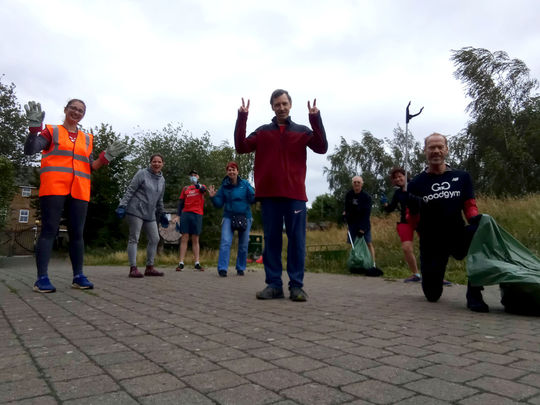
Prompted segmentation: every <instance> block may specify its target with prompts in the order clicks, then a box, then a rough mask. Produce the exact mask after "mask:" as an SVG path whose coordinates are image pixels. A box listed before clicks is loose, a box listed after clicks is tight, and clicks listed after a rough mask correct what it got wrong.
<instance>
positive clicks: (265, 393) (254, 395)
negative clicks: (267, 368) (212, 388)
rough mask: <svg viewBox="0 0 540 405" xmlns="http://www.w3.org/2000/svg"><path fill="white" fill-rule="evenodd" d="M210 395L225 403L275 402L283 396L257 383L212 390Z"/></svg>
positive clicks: (252, 404)
mask: <svg viewBox="0 0 540 405" xmlns="http://www.w3.org/2000/svg"><path fill="white" fill-rule="evenodd" d="M209 397H210V398H213V399H215V400H216V401H217V402H218V403H219V404H224V405H264V404H269V403H274V402H275V401H276V400H278V399H280V398H281V397H280V396H279V395H277V394H276V393H274V392H272V391H269V390H267V389H266V388H264V387H261V386H260V385H256V384H243V385H239V386H237V387H233V388H227V389H224V390H221V391H217V392H212V393H210V394H209Z"/></svg>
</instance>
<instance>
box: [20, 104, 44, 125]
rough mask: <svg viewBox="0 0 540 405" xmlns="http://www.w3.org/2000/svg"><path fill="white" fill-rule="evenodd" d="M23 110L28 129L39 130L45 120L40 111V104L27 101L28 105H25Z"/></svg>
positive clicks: (42, 112)
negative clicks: (37, 128)
mask: <svg viewBox="0 0 540 405" xmlns="http://www.w3.org/2000/svg"><path fill="white" fill-rule="evenodd" d="M24 110H25V111H26V118H27V119H28V126H29V127H30V128H36V127H39V128H41V127H42V124H43V119H44V118H45V111H41V104H40V103H36V102H35V101H29V102H28V104H25V106H24Z"/></svg>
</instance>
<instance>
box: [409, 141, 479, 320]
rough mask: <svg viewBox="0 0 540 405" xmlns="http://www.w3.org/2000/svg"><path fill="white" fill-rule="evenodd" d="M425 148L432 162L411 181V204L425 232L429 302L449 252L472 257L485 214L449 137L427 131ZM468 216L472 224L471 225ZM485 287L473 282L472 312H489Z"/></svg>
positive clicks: (423, 263) (439, 286) (439, 288)
mask: <svg viewBox="0 0 540 405" xmlns="http://www.w3.org/2000/svg"><path fill="white" fill-rule="evenodd" d="M424 153H425V155H426V159H427V163H428V166H427V168H426V169H425V170H424V171H423V172H421V173H420V174H419V175H417V176H416V177H415V178H414V179H412V180H411V182H410V183H409V185H408V187H407V192H408V196H407V206H408V207H409V209H410V221H411V224H413V226H414V227H415V228H417V230H418V234H419V235H420V270H421V271H422V290H423V292H424V296H425V297H426V299H427V300H428V301H429V302H437V301H438V300H439V298H440V297H441V295H442V292H443V280H444V273H445V272H446V265H447V264H448V259H449V257H450V256H453V257H454V258H455V259H457V260H462V259H463V258H465V257H466V255H467V252H468V250H469V246H470V243H471V240H472V237H473V235H474V232H475V231H476V229H477V228H478V222H479V221H480V218H481V216H482V215H481V214H479V213H478V207H477V206H476V199H475V196H474V188H473V184H472V179H471V176H470V175H469V173H467V172H465V171H463V170H456V169H453V168H451V167H450V166H448V165H447V164H446V161H445V159H446V156H447V155H448V141H447V140H446V137H445V136H444V135H441V134H439V133H433V134H431V135H429V136H427V137H426V138H425V141H424ZM463 216H465V218H466V219H467V222H468V223H469V225H465V222H464V221H463ZM416 224H417V226H416ZM482 290H483V288H482V287H481V286H472V285H470V284H469V285H468V286H467V294H466V298H467V307H468V308H469V309H470V310H471V311H474V312H489V307H488V306H487V304H486V303H485V302H484V300H483V297H482Z"/></svg>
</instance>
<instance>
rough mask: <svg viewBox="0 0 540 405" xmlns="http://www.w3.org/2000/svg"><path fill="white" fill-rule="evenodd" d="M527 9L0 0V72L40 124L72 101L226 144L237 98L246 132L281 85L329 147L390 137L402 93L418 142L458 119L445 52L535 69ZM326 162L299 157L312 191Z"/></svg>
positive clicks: (537, 56)
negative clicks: (39, 113) (39, 112)
mask: <svg viewBox="0 0 540 405" xmlns="http://www.w3.org/2000/svg"><path fill="white" fill-rule="evenodd" d="M539 11H540V2H538V1H537V0H513V1H507V0H505V1H500V0H490V1H484V0H478V1H476V0H474V1H471V0H467V1H464V0H453V1H430V2H428V1H405V0H404V1H397V0H396V1H385V0H377V1H375V0H373V1H354V0H348V1H347V0H332V1H329V0H311V1H304V0H299V1H294V0H289V1H281V0H277V1H276V0H275V1H257V0H226V1H224V0H193V1H192V0H177V1H172V0H171V1H165V0H148V1H133V0H132V1H120V0H106V1H105V0H92V1H88V0H86V1H79V0H70V1H65V0H39V1H38V0H0V33H1V36H0V38H2V40H1V41H0V50H1V53H0V74H4V75H5V76H4V78H3V82H4V83H6V82H7V83H9V82H13V83H15V85H16V86H17V87H16V92H17V97H18V100H19V101H20V102H21V104H23V103H26V102H27V101H28V100H37V101H39V102H41V105H42V107H43V109H44V110H45V111H46V113H47V115H46V119H45V121H46V122H47V123H60V122H61V121H62V119H63V106H64V105H65V103H66V101H67V100H68V99H70V98H80V99H83V100H84V101H85V102H86V104H87V113H86V116H85V118H84V120H83V121H82V124H83V125H84V126H85V127H87V128H89V127H94V126H97V125H99V124H100V123H108V124H110V125H112V127H113V129H114V130H115V131H116V132H119V133H121V134H127V135H131V134H133V133H135V132H139V131H140V130H141V129H142V130H159V129H161V128H163V127H164V126H165V125H166V124H167V123H180V124H182V125H183V126H184V128H185V129H186V130H188V131H190V132H192V133H193V135H195V136H200V135H202V134H203V133H204V132H205V131H208V132H209V133H210V135H211V136H212V139H213V142H214V144H219V143H221V142H222V141H225V140H226V141H228V142H229V144H231V145H233V144H234V140H233V129H234V124H235V119H236V112H237V109H238V107H239V105H240V103H241V97H245V98H246V99H247V98H249V99H251V108H250V115H249V119H248V132H249V131H252V130H254V129H255V128H256V127H258V126H259V125H261V124H264V123H267V122H268V121H270V119H271V118H272V116H273V113H272V111H271V109H270V104H269V97H270V93H271V92H272V91H273V90H274V89H276V88H284V89H287V90H288V91H289V92H290V94H291V96H292V99H293V106H292V110H291V116H292V118H293V120H294V121H296V122H298V123H303V124H308V111H307V101H308V100H313V99H314V98H316V99H317V106H318V107H319V108H320V110H321V114H322V119H323V123H324V125H325V128H326V132H327V135H328V140H329V144H330V148H329V153H332V152H333V150H334V148H335V147H336V145H338V144H339V141H340V138H341V137H343V138H345V139H346V140H347V141H348V142H350V141H352V140H359V139H360V138H361V134H362V131H363V130H367V131H370V132H371V133H372V134H373V135H374V136H376V137H378V138H385V137H391V136H392V131H393V129H394V128H396V126H397V125H398V124H399V125H401V127H403V128H404V126H405V122H404V121H405V107H406V105H407V103H408V102H409V100H412V105H411V112H413V113H414V112H417V111H418V110H419V109H420V107H422V106H424V107H425V108H424V112H423V113H422V115H420V116H419V117H417V118H415V119H413V120H412V121H411V123H410V125H409V129H410V131H411V132H412V133H413V134H414V136H415V137H416V138H417V139H423V138H424V137H425V136H427V135H428V134H430V133H431V132H433V131H437V132H441V133H444V134H447V135H454V134H456V133H458V132H459V131H460V130H461V129H462V128H463V127H465V125H466V123H467V120H468V115H467V114H466V113H465V107H466V106H467V104H468V100H467V99H466V98H465V96H464V91H463V90H464V89H463V85H462V84H461V83H460V82H458V81H457V80H456V79H454V77H453V71H454V66H453V65H452V62H451V61H450V56H451V50H452V49H454V50H457V49H461V48H462V47H465V46H472V47H478V48H486V49H488V50H490V51H498V50H503V51H506V52H507V53H508V54H509V56H510V57H511V58H518V59H521V60H523V61H524V62H525V63H526V65H527V66H528V67H529V68H530V69H531V75H532V76H533V77H535V78H540V52H539V49H540V29H539V28H538V27H539V26H540V24H539V23H538V16H539V15H540V13H539ZM535 27H536V28H535ZM328 165H329V164H328V162H327V160H326V156H321V155H315V154H314V153H312V152H310V153H309V157H308V174H307V179H306V183H307V193H308V197H309V199H310V200H313V199H314V198H315V197H316V196H317V195H320V194H323V193H325V192H327V191H328V185H327V182H326V179H325V178H324V176H323V175H322V169H323V167H324V166H328ZM203 181H204V179H203Z"/></svg>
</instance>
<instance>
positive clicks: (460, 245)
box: [420, 225, 482, 302]
mask: <svg viewBox="0 0 540 405" xmlns="http://www.w3.org/2000/svg"><path fill="white" fill-rule="evenodd" d="M477 228H478V226H476V225H468V226H463V227H461V228H457V229H453V230H445V231H444V230H440V231H437V232H432V233H428V232H424V234H422V233H420V269H421V271H422V290H423V291H424V295H425V297H426V299H427V300H428V301H431V302H435V301H437V300H438V299H439V298H440V297H441V295H442V292H443V279H444V273H445V272H446V265H447V264H448V259H449V258H450V256H453V257H454V258H455V259H457V260H462V259H464V258H465V256H467V253H468V251H469V246H470V245H471V241H472V238H473V236H474V233H475V232H476V229H477ZM471 289H472V290H478V291H480V290H481V289H482V287H472V286H469V290H471Z"/></svg>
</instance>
